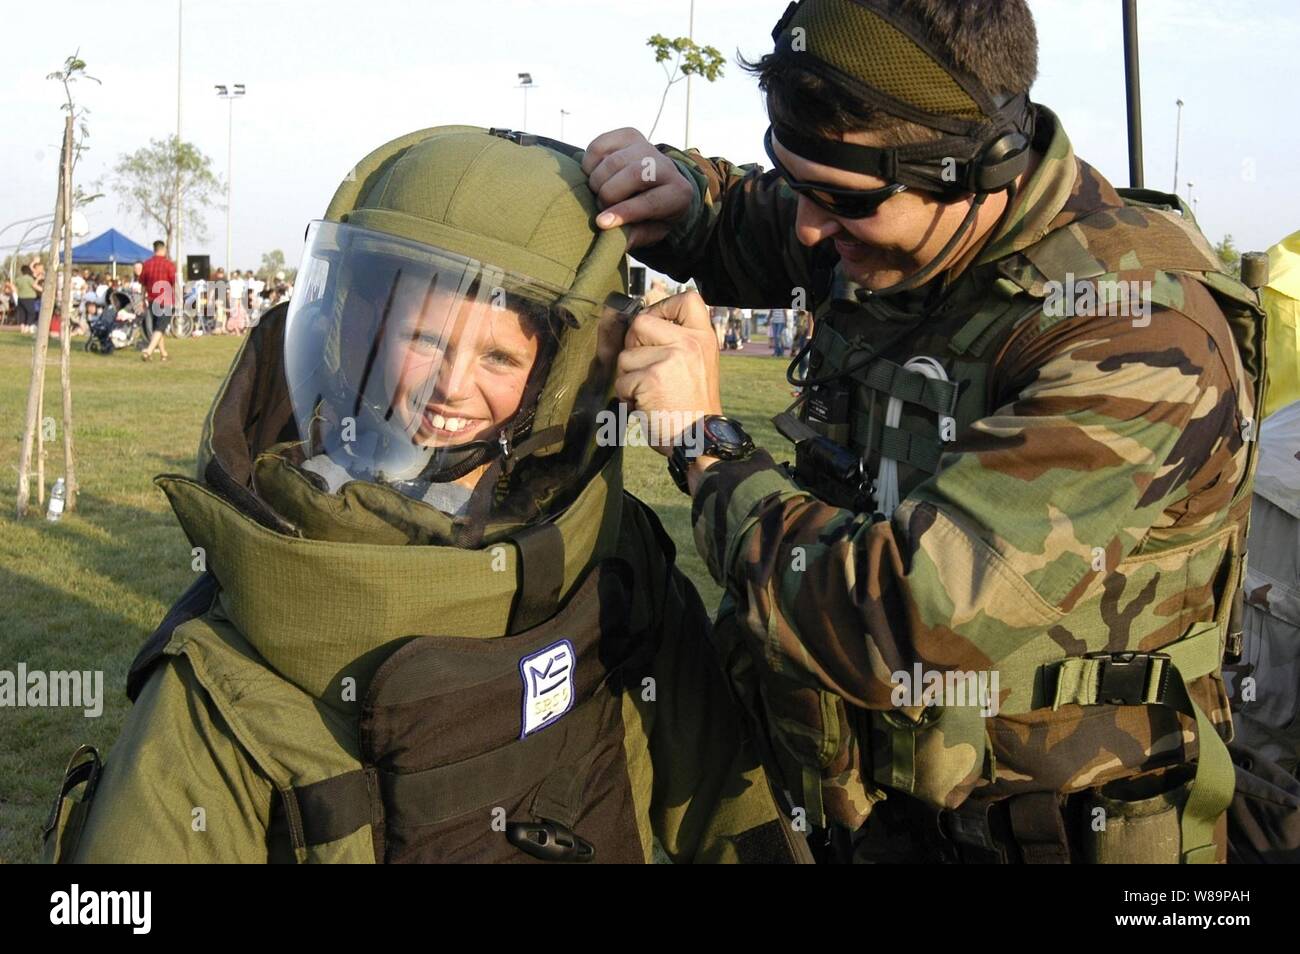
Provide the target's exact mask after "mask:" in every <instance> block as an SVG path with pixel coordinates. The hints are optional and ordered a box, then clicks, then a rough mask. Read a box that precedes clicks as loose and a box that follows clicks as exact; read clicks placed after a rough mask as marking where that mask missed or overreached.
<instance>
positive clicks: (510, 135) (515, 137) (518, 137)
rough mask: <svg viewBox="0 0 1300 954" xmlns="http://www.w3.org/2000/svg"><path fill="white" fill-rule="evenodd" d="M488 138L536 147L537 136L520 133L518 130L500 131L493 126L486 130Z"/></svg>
mask: <svg viewBox="0 0 1300 954" xmlns="http://www.w3.org/2000/svg"><path fill="white" fill-rule="evenodd" d="M488 135H489V136H496V137H497V138H498V139H509V140H510V141H511V142H514V143H518V144H519V145H521V146H535V145H537V136H536V135H534V134H533V133H526V132H521V131H520V130H518V129H500V128H498V127H496V126H493V127H492V128H491V129H489V130H488Z"/></svg>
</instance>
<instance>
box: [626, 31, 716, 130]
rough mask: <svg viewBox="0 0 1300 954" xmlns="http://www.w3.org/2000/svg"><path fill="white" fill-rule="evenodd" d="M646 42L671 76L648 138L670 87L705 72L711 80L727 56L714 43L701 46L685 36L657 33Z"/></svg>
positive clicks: (657, 120) (703, 74)
mask: <svg viewBox="0 0 1300 954" xmlns="http://www.w3.org/2000/svg"><path fill="white" fill-rule="evenodd" d="M645 45H646V46H648V47H650V48H651V49H653V50H654V51H655V62H656V63H658V64H659V65H660V66H661V67H662V68H663V71H664V75H665V76H667V77H668V83H667V84H666V85H665V86H664V94H663V95H662V96H660V97H659V112H657V113H655V121H654V122H653V123H652V124H651V125H650V132H648V133H647V134H646V138H647V139H650V138H652V137H653V136H654V134H655V129H656V128H657V127H658V126H659V117H660V116H662V115H663V114H664V103H666V102H667V101H668V92H669V90H671V89H672V88H673V86H675V85H676V84H677V83H680V82H681V81H682V80H684V79H686V77H688V76H702V77H704V78H705V79H706V80H708V81H709V82H710V83H712V82H713V81H714V80H715V79H717V78H718V77H719V76H721V75H722V67H723V64H724V63H725V62H726V60H724V59H723V56H722V53H721V52H719V51H718V50H717V49H716V48H715V47H712V46H700V45H699V44H698V43H696V42H695V41H694V40H692V39H691V38H690V37H686V36H679V37H678V38H677V39H675V40H670V39H668V37H666V36H664V35H663V34H661V33H656V34H655V35H654V36H652V37H650V39H648V40H646V43H645ZM674 55H676V57H677V58H676V60H674V62H673V68H672V69H671V70H670V69H669V68H668V66H667V65H666V64H667V63H668V61H669V60H671V59H673V56H674ZM679 74H680V75H679Z"/></svg>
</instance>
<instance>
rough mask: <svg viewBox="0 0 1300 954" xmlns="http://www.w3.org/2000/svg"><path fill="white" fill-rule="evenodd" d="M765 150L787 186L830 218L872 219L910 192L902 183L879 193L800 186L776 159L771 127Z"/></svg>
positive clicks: (894, 184) (811, 184)
mask: <svg viewBox="0 0 1300 954" xmlns="http://www.w3.org/2000/svg"><path fill="white" fill-rule="evenodd" d="M763 148H764V149H766V150H767V158H768V159H770V160H772V168H774V169H775V170H776V171H777V173H778V174H780V176H781V178H782V179H784V180H785V182H786V185H788V186H789V187H790V188H791V189H793V190H794V191H795V192H797V193H799V195H801V196H804V197H805V198H806V199H808V201H809V202H812V203H813V204H814V205H816V206H818V207H819V208H822V209H825V210H826V211H827V212H829V213H831V215H838V216H840V217H841V218H845V219H865V218H869V217H870V216H873V215H875V214H876V211H877V210H878V209H879V208H880V207H881V206H882V205H884V204H885V202H887V201H888V200H889V199H892V198H893V197H894V196H896V195H898V193H900V192H906V191H907V186H905V185H903V184H902V183H901V182H892V183H890V184H889V185H887V186H881V187H880V188H879V189H840V188H837V187H835V186H828V185H823V184H821V183H818V182H800V181H799V180H798V179H796V178H795V177H794V176H793V175H791V174H790V170H789V169H787V168H786V167H785V166H783V165H782V164H781V160H780V159H778V158H777V157H776V151H775V150H774V149H773V148H772V127H771V126H769V127H767V132H766V133H765V134H764V135H763Z"/></svg>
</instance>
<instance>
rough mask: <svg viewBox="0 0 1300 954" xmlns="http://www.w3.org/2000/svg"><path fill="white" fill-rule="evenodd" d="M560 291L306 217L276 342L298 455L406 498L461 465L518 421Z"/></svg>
mask: <svg viewBox="0 0 1300 954" xmlns="http://www.w3.org/2000/svg"><path fill="white" fill-rule="evenodd" d="M561 294H562V291H561V290H560V289H555V288H549V287H547V286H545V285H543V284H541V283H539V282H536V281H534V280H532V279H530V278H528V277H526V276H521V275H514V274H511V273H509V272H506V271H503V270H501V269H497V268H494V267H492V266H491V265H487V264H484V263H481V262H477V261H474V260H471V259H467V258H464V257H462V256H459V255H455V254H453V253H450V252H447V251H444V250H440V249H436V248H432V247H430V246H427V245H424V244H421V243H418V242H414V241H409V240H406V239H402V238H397V237H394V236H391V235H386V234H382V233H377V232H372V231H368V230H366V229H361V228H357V227H355V226H350V225H346V224H343V225H340V224H338V223H333V222H315V223H313V224H312V225H311V227H310V229H309V231H308V236H307V248H306V251H305V253H304V255H303V260H302V265H301V268H300V270H299V275H298V280H297V289H296V290H295V293H294V296H293V299H292V301H291V303H290V307H289V314H288V317H287V323H286V326H285V343H284V347H285V355H284V367H285V373H286V377H287V383H288V385H289V391H290V396H291V399H292V402H293V410H294V416H295V418H296V420H297V424H298V433H299V435H300V436H301V437H302V439H303V441H304V442H305V447H304V452H305V454H306V455H307V457H308V459H309V460H315V461H317V462H318V463H319V461H320V460H321V458H327V459H328V461H329V462H330V464H332V465H333V466H334V467H337V468H340V469H341V470H342V471H344V472H346V474H347V475H348V478H349V479H353V480H368V481H374V482H378V483H384V484H388V485H391V486H395V487H397V488H398V489H400V490H402V491H403V492H406V493H410V494H413V495H416V496H418V495H419V494H420V492H421V489H420V486H419V485H420V484H421V482H424V483H427V482H428V481H430V480H434V481H438V480H448V479H455V477H458V476H460V472H462V471H465V470H466V469H469V470H472V469H473V467H474V466H477V465H478V463H479V462H480V461H481V460H483V459H484V458H485V455H487V456H490V455H491V453H492V452H493V450H494V445H497V444H498V443H499V442H500V441H501V440H502V439H503V438H506V437H509V436H511V435H512V434H514V433H517V431H518V429H519V428H520V427H521V426H525V425H526V415H527V414H528V413H529V402H530V401H535V400H536V395H537V393H538V391H539V389H540V388H541V386H542V384H543V383H544V382H545V380H546V376H547V374H548V372H549V369H550V365H551V362H552V361H553V359H554V355H555V353H556V346H557V334H558V330H559V329H558V325H557V323H556V322H555V321H554V320H553V319H552V306H553V305H554V304H555V302H556V301H557V300H558V299H559V298H560V296H561ZM449 474H450V476H448V475H449Z"/></svg>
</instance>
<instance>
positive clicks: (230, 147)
mask: <svg viewBox="0 0 1300 954" xmlns="http://www.w3.org/2000/svg"><path fill="white" fill-rule="evenodd" d="M216 90H217V98H218V99H224V100H225V101H226V277H227V278H229V277H230V275H231V271H230V265H231V262H230V215H231V206H230V195H231V183H232V182H233V181H234V178H235V174H234V159H235V147H234V141H235V100H237V99H239V98H240V97H241V96H243V95H244V84H243V83H234V84H232V85H231V86H229V87H226V86H217V87H216Z"/></svg>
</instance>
